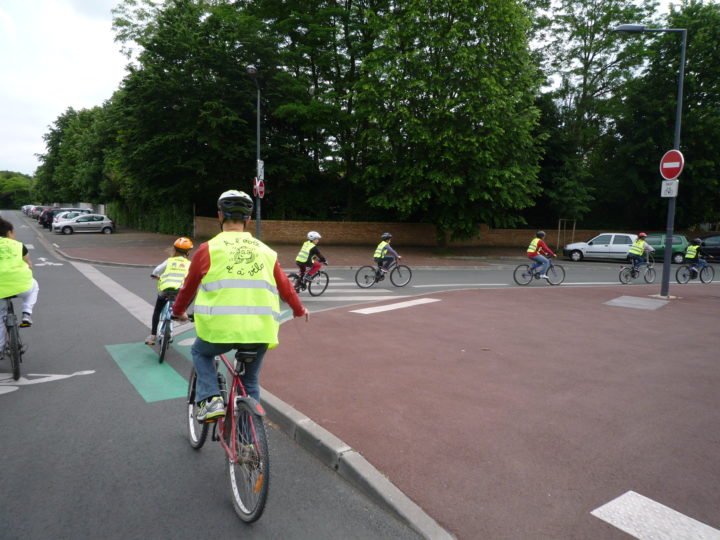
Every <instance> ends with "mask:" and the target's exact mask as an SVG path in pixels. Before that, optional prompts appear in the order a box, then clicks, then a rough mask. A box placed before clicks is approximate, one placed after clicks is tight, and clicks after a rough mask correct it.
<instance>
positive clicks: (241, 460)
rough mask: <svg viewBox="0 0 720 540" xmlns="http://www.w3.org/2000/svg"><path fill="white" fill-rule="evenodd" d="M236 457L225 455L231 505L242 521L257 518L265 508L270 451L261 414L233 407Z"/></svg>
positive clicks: (268, 483) (248, 521) (268, 482)
mask: <svg viewBox="0 0 720 540" xmlns="http://www.w3.org/2000/svg"><path fill="white" fill-rule="evenodd" d="M233 442H234V443H235V446H236V449H237V454H236V459H235V460H233V459H231V458H228V460H227V466H228V468H227V470H228V476H229V478H230V491H231V493H232V501H233V506H234V507H235V512H237V515H238V516H240V519H242V520H243V521H245V522H246V523H252V522H253V521H257V520H258V519H259V518H260V516H261V515H262V513H263V510H264V509H265V502H266V501H267V495H268V488H269V486H270V454H269V453H268V443H267V433H266V432H265V423H264V422H263V419H262V417H261V416H256V415H254V414H252V413H250V412H249V411H247V410H246V409H244V408H242V407H240V408H237V409H235V441H233Z"/></svg>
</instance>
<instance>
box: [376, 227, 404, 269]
mask: <svg viewBox="0 0 720 540" xmlns="http://www.w3.org/2000/svg"><path fill="white" fill-rule="evenodd" d="M390 242H392V234H390V233H388V232H386V233H382V234H381V235H380V243H379V244H378V245H377V247H376V248H375V254H374V255H373V259H375V262H376V263H377V265H378V268H379V269H380V270H381V271H382V273H383V274H386V273H387V271H388V268H389V267H390V264H391V263H392V262H393V261H394V260H395V259H398V260H400V259H402V257H401V256H400V255H399V254H398V252H397V251H395V250H394V249H393V247H392V246H391V245H390ZM388 253H389V255H388ZM382 277H384V276H381V279H382Z"/></svg>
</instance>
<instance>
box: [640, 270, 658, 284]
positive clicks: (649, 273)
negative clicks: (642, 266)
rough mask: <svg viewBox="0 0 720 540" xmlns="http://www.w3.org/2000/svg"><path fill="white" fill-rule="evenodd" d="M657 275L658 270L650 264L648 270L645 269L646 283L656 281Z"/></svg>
mask: <svg viewBox="0 0 720 540" xmlns="http://www.w3.org/2000/svg"><path fill="white" fill-rule="evenodd" d="M656 276H657V272H656V271H655V269H654V268H653V267H652V266H649V267H648V268H647V270H645V275H644V276H643V278H644V279H645V283H654V282H655V277H656Z"/></svg>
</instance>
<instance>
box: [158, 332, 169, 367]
mask: <svg viewBox="0 0 720 540" xmlns="http://www.w3.org/2000/svg"><path fill="white" fill-rule="evenodd" d="M170 337H171V335H170V321H163V324H162V328H161V329H160V357H159V358H158V362H159V363H160V364H162V363H163V362H164V361H165V353H167V349H168V345H169V344H170Z"/></svg>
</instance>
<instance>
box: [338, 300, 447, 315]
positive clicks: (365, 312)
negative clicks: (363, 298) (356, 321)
mask: <svg viewBox="0 0 720 540" xmlns="http://www.w3.org/2000/svg"><path fill="white" fill-rule="evenodd" d="M439 301H440V299H439V298H419V299H418V300H409V301H407V302H398V303H397V304H387V305H384V306H377V307H370V308H365V309H354V310H352V311H351V312H350V313H360V314H362V315H369V314H371V313H380V312H381V311H391V310H393V309H403V308H406V307H412V306H419V305H420V304H428V303H430V302H439Z"/></svg>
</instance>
